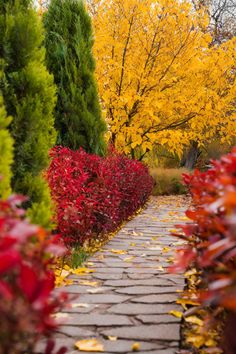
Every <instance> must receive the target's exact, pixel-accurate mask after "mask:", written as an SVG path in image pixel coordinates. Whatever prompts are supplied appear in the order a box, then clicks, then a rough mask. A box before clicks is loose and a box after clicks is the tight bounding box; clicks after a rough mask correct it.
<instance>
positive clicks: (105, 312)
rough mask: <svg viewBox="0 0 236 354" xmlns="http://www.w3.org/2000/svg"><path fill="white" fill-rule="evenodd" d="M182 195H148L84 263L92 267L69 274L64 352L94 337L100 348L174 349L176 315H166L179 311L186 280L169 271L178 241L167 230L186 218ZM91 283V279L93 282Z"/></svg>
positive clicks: (167, 353)
mask: <svg viewBox="0 0 236 354" xmlns="http://www.w3.org/2000/svg"><path fill="white" fill-rule="evenodd" d="M184 210H186V200H185V199H184V198H182V197H165V198H152V199H151V200H150V202H149V203H148V206H147V209H145V210H144V211H143V212H142V213H141V214H140V215H138V216H137V217H135V218H134V219H133V220H131V221H130V222H128V223H127V224H126V225H125V226H124V227H123V228H122V229H121V230H120V231H119V232H118V234H117V235H116V236H115V238H114V239H113V240H112V241H110V242H109V243H108V244H107V245H106V246H105V247H104V248H103V249H102V250H101V251H99V252H98V253H96V254H95V255H94V256H93V257H91V258H90V259H89V261H88V262H87V266H88V267H89V268H91V269H93V270H94V272H93V273H91V274H88V275H85V276H73V279H74V283H73V285H70V286H67V287H66V290H67V292H69V293H71V294H77V295H78V298H76V299H74V300H73V301H72V303H71V307H70V308H68V309H67V310H66V311H65V313H64V314H62V315H61V317H62V318H63V317H65V318H64V319H63V321H64V324H63V326H61V328H60V330H59V332H58V334H57V336H56V337H57V345H58V346H60V345H67V346H68V348H69V351H68V353H70V354H76V353H78V352H80V351H79V350H75V349H74V343H75V342H76V341H77V340H80V339H86V338H94V337H95V338H98V340H99V341H101V342H102V343H103V344H104V352H105V353H106V354H111V353H132V352H133V350H132V346H133V343H135V342H138V343H139V344H140V348H139V353H140V354H174V353H176V352H177V351H178V347H179V340H180V320H179V319H177V318H175V317H173V316H171V315H169V311H171V310H176V309H177V310H179V307H178V305H176V303H175V301H176V299H177V298H178V293H177V292H176V291H177V290H182V289H183V287H184V280H183V278H182V277H181V276H179V275H170V274H168V273H167V267H168V266H169V264H170V261H171V259H172V257H173V255H174V251H175V248H176V247H177V245H178V244H179V241H178V240H177V239H176V238H174V237H172V236H171V235H170V230H171V229H173V228H174V225H175V224H176V223H177V224H178V223H184V220H185V218H184ZM91 282H92V283H91Z"/></svg>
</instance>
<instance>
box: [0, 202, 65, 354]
mask: <svg viewBox="0 0 236 354" xmlns="http://www.w3.org/2000/svg"><path fill="white" fill-rule="evenodd" d="M23 201H25V198H23V197H20V196H13V197H11V198H9V200H7V201H0V319H1V320H0V353H4V354H12V353H14V354H18V353H32V352H33V350H34V348H35V345H36V343H37V342H38V340H39V339H40V338H41V337H42V336H50V334H51V332H52V331H53V330H55V328H56V327H57V324H56V322H55V321H54V320H53V318H52V314H53V313H55V312H56V311H58V310H59V309H60V308H61V305H62V303H63V302H64V300H65V299H66V295H65V294H60V295H58V296H56V295H54V296H52V290H53V289H54V273H53V271H52V269H51V267H52V265H53V263H54V256H59V255H62V254H63V253H64V246H61V245H60V244H59V240H58V238H57V237H56V236H52V235H49V234H48V233H47V232H45V231H44V230H43V229H42V228H40V227H38V226H35V225H32V224H30V223H29V222H28V221H27V220H26V219H25V218H24V211H23V210H22V209H20V208H19V207H18V205H19V203H21V202H23ZM52 348H53V345H52V342H51V341H50V342H49V344H48V348H47V350H46V351H45V353H46V352H47V353H51V352H52V351H51V349H52ZM65 351H66V350H65V349H64V348H61V349H60V350H59V352H58V353H60V354H63V353H65Z"/></svg>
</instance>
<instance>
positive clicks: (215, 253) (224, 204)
mask: <svg viewBox="0 0 236 354" xmlns="http://www.w3.org/2000/svg"><path fill="white" fill-rule="evenodd" d="M184 179H185V182H186V184H187V185H188V187H189V189H190V192H191V195H192V198H193V203H192V207H191V208H190V209H189V210H188V211H187V212H186V215H187V216H188V218H190V219H191V220H192V223H190V224H187V225H185V226H182V227H181V228H182V230H183V235H182V236H180V237H182V238H183V239H184V240H186V241H187V244H186V246H185V247H184V248H183V249H182V250H181V251H180V252H179V260H178V262H177V263H176V264H175V265H174V266H173V270H175V271H182V270H185V269H186V268H187V267H189V266H193V265H194V266H197V268H198V269H200V270H202V271H203V272H202V276H203V283H202V284H203V288H205V290H203V289H202V290H201V292H200V294H199V298H200V301H201V302H202V303H203V304H206V305H213V306H222V307H224V308H225V309H227V310H229V311H230V312H232V313H234V315H233V316H231V319H230V321H233V322H232V323H234V326H235V324H236V148H234V149H233V151H232V152H231V153H230V154H228V155H226V156H224V157H222V158H221V159H220V160H219V161H213V162H212V167H211V168H210V169H209V170H208V171H206V172H204V173H201V172H199V171H195V172H194V174H193V175H190V176H189V175H185V176H184ZM231 327H232V326H231ZM231 329H233V328H231ZM231 329H230V330H231ZM233 337H234V338H235V336H233ZM233 337H232V338H233ZM234 343H235V344H234V345H235V347H234V349H233V351H232V353H235V352H236V341H235V339H234ZM225 353H231V349H230V350H228V351H227V350H226V351H225Z"/></svg>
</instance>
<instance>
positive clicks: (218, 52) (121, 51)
mask: <svg viewBox="0 0 236 354" xmlns="http://www.w3.org/2000/svg"><path fill="white" fill-rule="evenodd" d="M88 3H89V5H88V6H89V9H90V11H91V13H92V15H93V21H94V27H95V56H96V60H97V71H96V75H97V79H98V84H99V91H100V96H101V100H102V104H103V109H104V110H105V114H106V119H107V122H108V126H109V130H110V135H111V136H110V138H111V141H112V142H113V143H114V144H115V146H116V148H117V149H118V150H121V151H123V152H125V153H127V154H131V155H132V156H134V155H136V157H137V156H138V154H139V157H140V156H142V155H143V154H145V152H147V151H150V150H152V149H153V148H154V147H155V146H157V145H162V146H165V147H166V148H167V149H168V150H169V151H170V152H172V153H176V154H178V155H181V153H182V151H183V148H184V147H185V146H187V145H189V142H190V141H197V142H198V143H199V145H200V146H201V145H204V144H205V142H206V141H207V142H209V141H210V140H211V139H213V138H214V137H215V136H217V137H219V138H220V139H221V141H222V142H224V141H229V140H230V138H231V137H232V135H235V132H236V120H235V108H234V104H235V91H236V88H235V84H234V81H235V63H236V61H235V44H236V40H235V39H232V40H230V41H228V42H226V43H223V44H222V45H221V46H218V47H216V46H212V45H211V43H212V38H211V36H210V35H209V34H208V33H207V31H206V30H205V29H206V28H207V25H208V21H209V20H208V18H207V16H206V15H204V14H203V13H199V12H196V11H195V12H194V11H193V9H192V8H191V5H190V4H189V3H188V2H186V1H178V0H158V1H153V0H145V1H144V0H122V1H121V0H106V1H101V0H90V1H89V2H88Z"/></svg>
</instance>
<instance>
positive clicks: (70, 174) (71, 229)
mask: <svg viewBox="0 0 236 354" xmlns="http://www.w3.org/2000/svg"><path fill="white" fill-rule="evenodd" d="M51 157H52V162H51V165H50V168H49V170H48V181H49V185H50V187H51V193H52V197H53V199H54V200H55V201H56V204H57V223H58V229H59V232H60V233H61V234H62V235H63V238H64V240H65V242H66V243H67V244H75V243H79V244H83V242H84V241H85V240H88V239H90V238H93V237H96V236H97V235H98V234H101V233H105V232H111V231H114V230H115V229H116V228H117V226H118V225H119V224H120V223H121V222H122V221H124V220H126V219H127V218H128V217H129V216H131V215H132V214H133V213H134V212H135V211H136V210H137V209H138V208H140V207H142V206H143V205H144V203H145V202H146V200H147V198H148V196H149V195H150V193H151V190H152V186H153V181H152V178H151V177H150V175H149V173H148V169H147V168H146V167H145V166H144V165H143V164H142V163H140V162H138V161H135V160H130V159H128V158H127V157H125V156H123V155H119V154H117V153H114V152H113V153H110V154H109V155H108V156H107V157H106V158H101V157H98V156H96V155H89V154H87V153H86V152H84V151H83V150H82V149H80V150H79V151H72V150H70V149H68V148H63V147H56V148H55V149H53V150H52V152H51Z"/></svg>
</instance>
